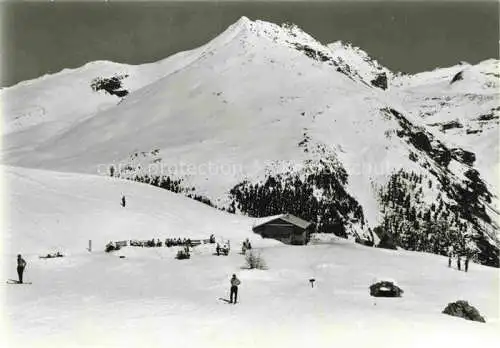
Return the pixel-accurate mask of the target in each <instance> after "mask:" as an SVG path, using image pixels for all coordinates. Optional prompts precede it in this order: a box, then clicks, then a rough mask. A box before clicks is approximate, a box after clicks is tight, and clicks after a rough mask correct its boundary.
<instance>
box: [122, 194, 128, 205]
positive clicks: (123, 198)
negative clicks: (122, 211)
mask: <svg viewBox="0 0 500 348" xmlns="http://www.w3.org/2000/svg"><path fill="white" fill-rule="evenodd" d="M126 204H127V202H126V201H125V196H122V207H124V208H125V205H126Z"/></svg>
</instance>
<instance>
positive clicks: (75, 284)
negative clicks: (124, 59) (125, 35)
mask: <svg viewBox="0 0 500 348" xmlns="http://www.w3.org/2000/svg"><path fill="white" fill-rule="evenodd" d="M497 68H498V61H497V60H487V61H484V62H482V63H480V64H477V65H474V66H471V65H467V64H462V65H457V66H455V67H450V68H443V69H437V70H435V71H432V72H424V73H421V74H416V75H411V76H407V75H401V74H393V73H392V72H390V71H389V70H388V69H387V68H385V67H383V66H381V65H380V64H379V63H378V62H376V61H374V60H372V59H371V58H370V57H369V56H368V54H366V53H365V52H364V51H362V50H361V49H360V48H357V47H353V46H352V45H350V44H346V43H342V42H340V41H339V42H336V43H333V44H330V45H328V46H325V45H322V44H321V43H319V42H318V41H316V40H315V39H314V38H312V37H311V36H309V35H308V34H307V33H304V32H303V31H301V30H300V29H299V28H297V27H293V26H282V27H280V26H277V25H274V24H272V23H267V22H263V21H250V20H249V19H248V18H245V17H243V18H241V19H240V20H239V21H237V22H236V23H235V24H233V25H232V26H230V27H229V28H228V29H227V30H226V31H224V32H223V33H221V34H220V35H219V36H218V37H216V38H214V39H213V40H212V41H210V42H209V43H207V44H206V45H204V46H202V47H200V48H197V49H194V50H192V51H187V52H181V53H179V54H177V55H174V56H172V57H168V58H166V59H164V60H162V61H159V62H156V63H151V64H144V65H138V66H132V65H126V64H119V63H113V62H106V61H99V62H91V63H88V64H86V65H85V66H83V67H81V68H79V69H72V70H69V69H68V70H64V71H62V72H60V73H57V74H53V75H46V76H43V77H41V78H39V79H35V80H31V81H25V82H22V83H20V84H18V85H16V86H13V87H9V88H4V89H1V90H0V103H1V105H2V129H1V131H2V149H1V157H2V160H1V165H0V172H1V174H2V179H3V180H2V181H1V182H0V183H1V184H2V197H3V208H4V209H3V216H2V219H1V226H0V229H1V233H2V244H1V247H2V256H1V258H2V265H3V269H2V273H3V275H4V278H5V279H16V277H17V275H16V255H17V254H19V253H21V254H22V255H23V256H24V258H25V259H26V261H27V262H28V266H27V269H26V271H25V280H26V281H29V282H32V284H29V285H28V284H26V285H15V284H1V286H0V289H1V290H0V291H1V295H2V298H3V300H4V302H3V303H2V309H3V310H2V314H3V315H2V319H3V323H2V324H4V325H1V326H0V328H1V330H2V332H0V337H1V340H3V341H0V345H1V346H5V347H142V346H149V347H221V346H224V347H309V346H311V347H315V348H318V347H333V346H335V345H338V346H341V347H344V346H345V347H350V346H362V347H364V346H368V347H384V348H387V347H423V346H435V345H436V346H437V345H438V344H439V345H444V344H446V345H452V346H453V348H456V347H468V348H469V347H471V346H480V347H485V346H486V345H488V346H493V344H494V343H495V342H498V341H499V339H500V335H498V332H499V331H498V330H497V329H498V328H499V326H500V325H499V324H500V321H499V311H500V308H499V296H498V295H499V290H500V289H499V273H498V269H497V268H492V267H486V266H482V265H480V264H478V263H471V264H470V267H469V272H468V273H465V272H463V271H458V270H457V269H456V264H455V261H454V262H453V266H452V267H451V268H448V259H447V258H446V257H444V256H439V255H435V254H430V253H424V252H410V251H406V250H402V249H401V250H400V249H398V250H386V249H380V248H371V247H366V246H362V245H360V244H356V243H354V241H353V238H352V237H353V236H361V237H363V238H365V239H369V238H373V239H374V242H375V243H378V242H379V241H380V239H379V238H378V237H377V236H375V237H371V236H372V235H373V233H372V230H373V229H374V228H375V227H379V226H380V224H382V223H383V222H385V223H386V224H385V225H384V226H385V227H387V226H389V227H391V228H394V231H396V228H395V227H394V226H397V227H398V226H399V227H400V226H403V227H405V228H406V227H407V226H410V227H409V229H408V230H402V229H401V231H403V232H404V233H407V234H406V237H408V231H410V232H411V233H414V234H415V235H417V232H416V231H417V230H418V233H420V234H419V235H418V237H419V239H418V240H417V241H416V242H415V244H417V243H420V242H422V241H423V242H426V243H428V244H429V245H431V247H432V246H439V247H441V245H440V243H441V244H442V239H441V240H439V238H443V237H442V236H440V235H439V234H440V233H441V232H443V231H437V232H435V231H434V230H432V231H434V232H432V233H434V234H432V233H431V232H429V231H431V229H430V228H429V227H433V226H434V225H433V223H436V224H435V226H445V227H446V226H447V227H449V229H448V230H446V231H447V232H448V231H450V230H452V229H454V230H453V232H454V233H456V234H457V235H460V236H461V237H464V236H467V237H471V236H472V237H474V238H475V239H474V243H476V244H475V245H474V243H473V242H471V241H470V240H472V239H473V238H472V237H471V238H470V240H469V242H470V244H472V247H477V246H478V245H479V246H481V247H482V249H481V250H480V251H481V253H482V254H481V255H482V257H483V259H482V261H483V262H486V261H487V262H489V263H488V264H495V262H493V261H496V258H495V255H498V246H499V244H498V232H499V227H498V226H499V225H498V224H499V221H500V219H499V216H500V214H499V208H498V207H499V205H498V186H497V183H496V179H497V175H498V163H497V162H498V161H497V160H498V116H499V110H500V102H499V95H500V93H499V91H498V86H499V85H500V82H499V76H498V73H497V72H495V71H496V70H495V69H497ZM459 73H461V74H462V75H463V76H461V77H460V78H457V81H454V82H453V83H451V80H452V79H454V77H456V76H457V74H459ZM379 74H385V75H386V77H387V82H388V88H387V90H385V89H382V88H378V87H376V86H372V85H371V82H370V81H372V80H373V79H376V78H377V77H379ZM112 77H115V78H116V79H117V80H116V81H121V82H120V83H122V85H120V86H119V88H120V91H122V92H123V91H126V92H127V95H126V96H124V97H117V96H116V95H112V94H110V93H109V91H108V92H105V91H104V90H97V91H94V90H93V89H92V88H91V85H92V84H93V83H94V82H95V81H96V79H108V80H109V79H111V78H112ZM116 81H115V83H116ZM108 82H109V81H108ZM108 87H109V86H108ZM115 87H116V86H115ZM115 87H113V88H115ZM110 88H111V87H110ZM111 89H112V88H111ZM324 169H327V170H328V171H327V174H325V172H324V171H323V170H324ZM111 170H113V175H114V177H111ZM148 170H149V174H158V175H162V174H165V175H171V177H172V179H173V180H176V179H180V180H182V183H181V185H182V186H183V189H185V190H187V191H184V192H183V193H182V194H176V193H173V192H171V191H168V190H164V189H160V188H158V187H155V186H152V185H147V184H142V183H139V182H136V181H133V180H125V178H128V179H131V178H134V176H135V175H137V174H143V173H144V172H145V171H148ZM315 171H317V172H318V173H320V174H322V175H323V176H316V177H314V176H312V175H311V176H310V177H308V179H311V181H313V182H314V180H317V183H316V186H307V185H306V184H305V183H304V184H303V186H304V187H301V186H300V184H299V185H298V186H297V187H298V188H297V187H293V188H292V189H290V190H289V191H288V192H287V194H288V196H285V195H281V196H278V197H280V199H281V200H282V201H285V199H286V198H287V197H288V198H289V197H290V196H293V195H292V194H290V192H294V193H296V192H303V194H304V195H310V196H313V197H314V198H316V199H317V200H318V201H317V202H316V203H318V202H319V201H322V200H323V201H324V202H325V201H327V202H328V199H333V200H337V201H342V204H344V205H343V206H342V207H341V208H342V214H340V213H338V212H339V211H341V209H340V208H338V206H336V205H334V204H333V203H332V202H330V203H329V204H331V205H330V206H328V207H327V209H326V212H325V214H330V213H332V212H336V213H337V218H338V220H335V221H333V220H332V221H333V222H334V223H335V222H339V221H341V222H342V224H347V225H348V227H349V228H346V231H347V232H348V233H346V234H347V235H349V237H350V238H349V239H341V238H337V237H335V236H333V234H328V235H316V236H315V237H314V238H313V240H312V242H311V243H310V244H309V245H307V246H289V245H284V244H282V243H280V242H278V241H275V240H271V239H262V238H261V237H260V236H259V235H256V234H254V233H253V232H252V227H253V226H255V225H256V224H258V223H261V222H263V221H266V219H269V218H270V217H262V218H252V217H248V216H245V215H244V214H242V212H243V208H241V206H242V205H244V204H246V203H248V200H250V202H253V200H254V199H256V198H259V199H260V198H262V196H263V195H264V194H265V193H266V192H267V193H269V192H268V191H270V192H276V191H278V189H277V188H276V187H277V186H274V187H271V189H269V188H266V190H268V191H265V190H262V191H260V193H259V195H261V196H260V197H259V195H254V196H251V198H250V199H247V198H245V199H247V202H245V201H244V200H242V201H238V202H236V203H237V204H236V206H237V208H236V209H235V212H236V214H229V213H227V212H225V211H222V210H218V209H215V208H213V207H210V206H208V205H205V204H202V203H200V202H197V201H195V200H193V199H189V198H187V197H186V196H185V194H186V192H191V193H193V194H197V195H200V196H203V198H207V199H210V200H211V202H212V203H214V204H216V205H217V206H219V207H224V208H226V209H227V208H228V207H230V201H231V199H235V198H234V196H231V195H230V190H231V189H232V188H235V187H239V186H237V185H240V184H243V183H248V184H249V187H250V189H248V187H244V188H243V189H242V192H244V193H248V191H252V190H254V191H255V192H257V191H258V190H257V189H256V187H257V184H262V183H263V181H264V180H265V179H266V178H269V177H270V176H274V177H279V176H280V175H283V176H286V175H297V176H296V177H295V178H299V177H300V178H301V179H304V178H305V177H306V175H309V174H311V173H315ZM316 174H317V173H316ZM344 174H345V178H346V179H345V182H344V181H342V180H341V179H338V178H339V177H340V178H341V177H343V175H344ZM116 176H121V179H120V178H117V177H116ZM332 178H334V179H335V180H333V179H332ZM169 180H170V179H169ZM295 182H298V180H296V181H295ZM391 182H392V185H393V186H389V183H391ZM321 183H328V185H331V186H328V185H327V184H325V185H324V186H322V187H320V184H321ZM309 184H310V183H309ZM252 185H253V186H252ZM290 186H293V185H292V184H290ZM331 187H335V190H333V189H332V190H331V191H328V189H330V188H331ZM240 188H241V187H240ZM260 188H262V186H261V187H260ZM389 188H390V189H391V191H390V192H389ZM309 189H310V190H309ZM383 189H385V190H387V192H385V193H386V196H387V197H389V198H386V200H385V201H383V200H382V197H383V195H382V194H383V193H384V191H383ZM245 190H246V192H245ZM273 190H275V191H273ZM255 192H254V193H255ZM304 192H305V193H304ZM325 192H326V193H325ZM332 192H333V193H332ZM239 193H241V192H239ZM278 193H280V192H279V191H278ZM280 194H282V193H280ZM328 194H331V195H332V196H333V198H332V197H331V196H330V197H329V196H328ZM122 196H124V197H125V200H126V206H125V207H122V206H121V202H122ZM293 197H294V199H295V200H296V201H294V202H292V205H293V204H295V203H296V202H299V201H301V202H305V201H307V199H308V198H311V197H303V196H297V197H295V196H293ZM267 198H269V196H267V197H266V199H267ZM349 199H351V200H349ZM263 201H264V202H266V200H265V199H264V200H263ZM307 202H309V201H307ZM353 202H354V203H356V204H354V203H353ZM234 203H235V201H234V200H233V201H232V204H233V208H234ZM287 203H289V202H288V201H287ZM335 203H338V202H335ZM298 204H299V203H297V205H298ZM277 205H278V204H277V203H276V202H274V204H271V203H269V205H268V206H269V207H275V206H277ZM311 206H313V205H311ZM301 207H302V206H301ZM315 207H318V205H316V206H315ZM287 208H289V207H287ZM361 208H362V209H361ZM403 208H404V209H403ZM410 208H411V209H410ZM336 209H337V210H336ZM318 211H319V208H318ZM360 211H361V214H360V215H361V216H360V215H356V213H359V212H360ZM431 211H432V218H431ZM277 213H284V212H282V211H280V212H274V213H272V214H267V215H274V214H277ZM391 213H393V215H391ZM253 216H264V215H258V214H256V215H253ZM325 216H326V215H325ZM398 216H399V217H400V218H401V217H403V216H404V217H405V219H407V220H397V219H396V218H397V217H398ZM411 216H413V217H411ZM464 216H465V217H464ZM321 218H323V217H321ZM393 218H394V219H393ZM411 219H412V220H411ZM325 220H327V218H325ZM332 221H329V222H330V223H332ZM316 222H318V221H316ZM321 222H323V221H321ZM327 222H328V220H327ZM438 222H441V223H442V222H446V224H441V225H438V224H437V223H438ZM418 223H420V224H418ZM447 223H449V225H447ZM452 223H453V225H452ZM391 224H393V225H391ZM329 226H330V227H331V226H336V225H335V224H333V223H332V224H330V225H329ZM416 226H417V227H416ZM385 227H384V228H385ZM389 227H387V228H389ZM424 227H425V228H424ZM331 228H334V227H331ZM443 229H444V228H443ZM394 231H393V232H394ZM397 231H398V233H399V232H400V231H399V230H397ZM426 233H427V234H426ZM428 233H431V235H430V237H432V238H434V237H436V235H437V237H436V239H437V241H435V240H434V239H432V240H431V239H430V238H429V234H428ZM211 234H214V236H215V238H216V240H217V241H218V242H220V243H227V242H229V243H230V245H231V252H230V254H229V255H228V256H216V255H214V253H215V246H214V244H202V245H199V246H196V247H194V249H193V250H192V253H191V258H190V259H188V260H176V259H175V256H176V253H177V251H178V250H179V249H180V247H170V248H167V247H155V248H142V247H130V246H127V247H124V248H122V249H121V250H119V251H115V252H112V253H106V252H104V248H105V245H106V244H107V243H108V242H109V241H123V240H127V241H128V240H151V239H153V238H154V239H155V240H156V239H160V240H161V241H164V240H165V238H191V239H208V238H209V236H210V235H211ZM443 234H444V233H443ZM403 236H405V235H403ZM446 237H447V238H448V237H449V236H446ZM246 238H248V239H249V240H250V242H251V243H252V246H253V247H254V252H255V253H257V254H258V255H260V256H261V257H262V258H263V259H264V261H265V263H266V264H267V269H265V270H250V269H247V268H246V267H245V256H244V255H242V254H240V249H241V243H242V242H243V241H244V240H245V239H246ZM89 240H91V241H92V251H89V250H87V248H88V243H89ZM452 242H455V240H453V241H452ZM433 243H435V244H433ZM450 243H451V242H450ZM464 243H465V242H464ZM426 245H427V244H426ZM431 247H429V246H426V248H429V249H431ZM429 249H415V250H429ZM475 251H477V250H475ZM54 252H61V253H63V254H64V255H65V257H62V258H54V259H42V258H39V256H44V255H47V254H48V253H54ZM433 252H436V251H435V250H434V251H433ZM495 252H496V254H495ZM485 260H486V261H485ZM492 260H493V261H492ZM233 273H234V274H237V276H238V277H239V278H240V280H241V282H242V284H241V286H240V291H239V299H240V302H239V303H238V304H237V305H230V304H227V303H226V302H224V299H227V298H228V297H229V279H230V277H231V275H232V274H233ZM310 279H315V282H314V287H312V286H311V283H310V281H309V280H310ZM379 280H394V281H396V282H397V284H398V286H400V287H401V288H402V289H403V290H404V294H403V297H401V298H375V297H371V296H370V294H369V286H370V285H372V284H373V283H375V282H376V281H379ZM457 300H466V301H468V302H469V303H470V304H471V305H473V306H475V307H476V308H477V309H478V310H479V312H480V313H481V314H482V315H483V316H484V317H485V319H486V323H478V322H473V321H466V320H464V319H460V318H456V317H451V316H448V315H444V314H442V313H441V312H442V310H443V309H444V308H445V307H446V305H447V304H448V303H450V302H455V301H457ZM2 343H3V345H2Z"/></svg>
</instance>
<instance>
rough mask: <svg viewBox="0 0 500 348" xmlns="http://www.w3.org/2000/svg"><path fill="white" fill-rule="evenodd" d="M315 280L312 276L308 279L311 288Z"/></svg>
mask: <svg viewBox="0 0 500 348" xmlns="http://www.w3.org/2000/svg"><path fill="white" fill-rule="evenodd" d="M315 281H316V279H314V278H311V279H309V282H310V283H311V288H314V282H315Z"/></svg>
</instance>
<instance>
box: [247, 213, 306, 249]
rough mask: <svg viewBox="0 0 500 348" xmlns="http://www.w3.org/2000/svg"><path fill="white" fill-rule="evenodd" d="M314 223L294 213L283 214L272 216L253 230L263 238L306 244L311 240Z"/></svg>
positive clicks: (286, 242)
mask: <svg viewBox="0 0 500 348" xmlns="http://www.w3.org/2000/svg"><path fill="white" fill-rule="evenodd" d="M312 227H313V225H312V223H310V222H309V221H305V220H302V219H301V218H299V217H297V216H294V215H292V214H282V215H278V216H275V217H272V218H270V219H269V220H267V221H265V222H263V223H260V224H258V225H256V226H254V227H253V231H254V232H255V233H257V234H260V235H261V236H262V237H263V238H273V239H277V240H279V241H281V242H283V243H285V244H293V245H304V244H307V242H309V236H310V234H311V231H312Z"/></svg>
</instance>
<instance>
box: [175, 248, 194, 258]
mask: <svg viewBox="0 0 500 348" xmlns="http://www.w3.org/2000/svg"><path fill="white" fill-rule="evenodd" d="M175 258H176V259H177V260H187V259H189V258H191V254H190V253H189V252H188V251H186V250H179V251H178V252H177V255H176V256H175Z"/></svg>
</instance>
